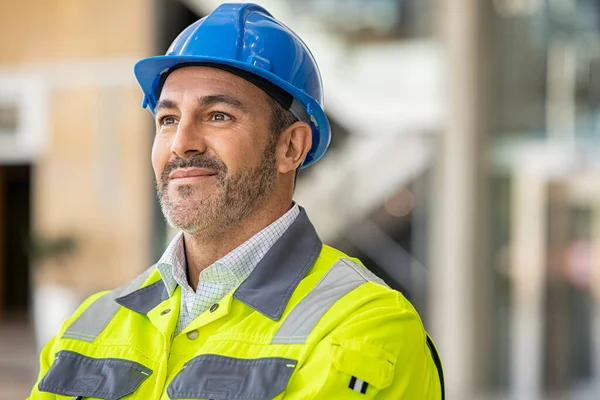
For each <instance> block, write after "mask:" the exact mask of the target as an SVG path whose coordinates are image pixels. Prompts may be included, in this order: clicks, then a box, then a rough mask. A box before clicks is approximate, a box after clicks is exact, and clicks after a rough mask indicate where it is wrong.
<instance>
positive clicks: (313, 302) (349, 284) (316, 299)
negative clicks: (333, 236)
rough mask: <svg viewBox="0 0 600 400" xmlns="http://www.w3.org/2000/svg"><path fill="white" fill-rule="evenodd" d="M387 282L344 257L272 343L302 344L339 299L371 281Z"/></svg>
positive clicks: (311, 293) (295, 308) (294, 312)
mask: <svg viewBox="0 0 600 400" xmlns="http://www.w3.org/2000/svg"><path fill="white" fill-rule="evenodd" d="M370 281H373V282H377V283H380V284H382V285H384V286H386V287H387V285H385V283H384V282H383V281H382V280H381V279H380V278H379V277H377V276H376V275H375V274H373V273H372V272H370V271H369V270H367V269H366V268H365V267H363V266H362V265H360V264H358V263H356V262H354V261H352V260H349V259H346V258H342V259H340V260H339V261H338V262H337V263H335V264H334V265H333V266H332V267H331V268H330V269H329V271H327V272H326V273H325V275H323V277H322V278H321V280H320V281H319V282H318V283H317V284H316V285H315V287H314V288H313V289H312V290H311V291H310V292H309V293H308V294H307V295H306V297H304V298H303V299H302V300H301V301H300V302H299V303H298V304H297V305H296V306H295V307H294V309H293V310H292V311H291V312H290V314H289V315H288V316H287V318H286V319H285V321H283V323H282V324H281V326H280V327H279V329H278V330H277V333H275V336H274V337H273V339H272V341H271V344H302V343H305V342H306V339H307V337H308V335H309V334H310V333H311V332H312V330H313V329H314V328H315V326H316V325H317V323H318V322H319V320H320V319H321V317H323V315H325V313H326V312H327V310H329V309H330V308H331V306H333V305H334V304H335V303H336V302H337V301H338V300H339V299H341V298H342V297H344V296H345V295H346V294H348V293H349V292H350V291H352V290H354V289H356V288H357V287H359V286H361V285H363V284H364V283H367V282H370Z"/></svg>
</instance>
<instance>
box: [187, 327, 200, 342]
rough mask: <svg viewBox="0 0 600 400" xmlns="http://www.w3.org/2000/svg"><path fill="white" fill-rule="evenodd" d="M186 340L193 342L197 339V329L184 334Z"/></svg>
mask: <svg viewBox="0 0 600 400" xmlns="http://www.w3.org/2000/svg"><path fill="white" fill-rule="evenodd" d="M186 335H187V337H188V339H190V340H194V339H196V338H197V337H198V329H194V330H193V331H189V332H188V333H186Z"/></svg>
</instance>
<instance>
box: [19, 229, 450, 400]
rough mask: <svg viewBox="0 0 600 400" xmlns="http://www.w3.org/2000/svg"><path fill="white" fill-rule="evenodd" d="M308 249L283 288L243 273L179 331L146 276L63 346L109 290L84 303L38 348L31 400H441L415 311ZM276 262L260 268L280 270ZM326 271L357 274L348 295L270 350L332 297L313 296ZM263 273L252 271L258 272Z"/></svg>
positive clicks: (169, 300)
mask: <svg viewBox="0 0 600 400" xmlns="http://www.w3.org/2000/svg"><path fill="white" fill-rule="evenodd" d="M300 231H301V232H303V230H300ZM292 233H293V232H292ZM292 238H293V235H292ZM288 239H289V238H288ZM288 239H285V238H283V240H284V241H285V240H288ZM315 243H317V244H318V249H317V252H316V253H315V252H314V251H313V253H314V255H313V256H312V259H311V260H312V261H311V262H310V263H309V265H307V266H306V269H305V270H304V271H303V272H301V273H298V272H296V273H295V274H289V276H290V277H292V278H293V279H295V280H294V281H293V282H294V283H293V284H292V285H290V284H289V282H287V281H285V280H286V279H288V278H289V277H287V278H281V277H279V278H277V277H275V278H268V277H265V276H258V278H260V279H258V278H256V279H254V278H252V275H251V277H250V278H248V279H249V280H250V281H249V282H248V283H247V286H245V287H243V286H244V284H242V286H240V287H238V289H237V290H234V291H232V292H230V293H229V294H227V295H226V296H225V297H224V298H223V299H222V300H221V301H219V303H218V306H217V307H212V309H213V311H212V312H211V311H210V310H208V311H206V312H204V313H202V314H201V315H200V316H199V317H198V318H196V319H195V320H194V321H192V323H190V324H189V325H188V326H187V327H186V328H185V329H183V330H182V331H181V333H179V334H178V335H175V330H176V326H177V320H178V318H179V311H178V308H179V304H180V300H181V298H180V296H181V293H180V290H179V289H177V290H176V291H175V292H174V293H173V295H172V296H170V297H169V296H165V295H164V293H163V292H161V290H162V287H161V284H162V281H161V280H160V279H161V278H160V274H159V273H158V271H157V270H156V269H154V270H152V271H151V272H150V274H149V275H148V277H147V279H145V281H144V282H143V283H142V284H141V285H140V288H139V289H137V290H135V291H133V292H132V293H130V294H128V295H127V296H125V297H123V298H124V299H125V300H117V301H118V302H119V304H122V305H123V304H124V305H125V306H122V307H120V308H119V309H118V311H117V312H116V313H115V314H114V315H113V316H112V318H110V321H109V322H108V324H107V325H106V326H105V327H103V328H102V329H101V331H100V332H99V333H98V334H97V336H96V337H95V338H94V337H91V338H90V339H89V340H80V339H74V338H69V337H65V338H63V334H64V333H65V331H67V330H68V329H69V327H70V326H71V325H72V324H73V323H74V321H76V320H77V319H78V317H79V316H80V315H81V314H82V312H83V311H85V310H86V309H88V308H89V307H90V305H91V304H93V303H95V302H97V301H102V298H103V296H105V295H106V293H100V294H97V295H94V296H92V297H91V298H89V299H88V300H86V301H85V302H84V303H83V304H82V305H81V306H80V308H79V309H78V310H77V312H76V313H75V314H74V315H73V316H72V317H71V318H69V319H68V320H67V321H66V322H65V323H64V324H63V327H62V328H61V331H60V332H59V333H58V334H57V336H56V337H55V338H54V339H53V340H52V341H50V343H48V344H47V345H46V347H45V348H44V349H43V351H42V353H41V356H40V373H39V378H38V382H37V383H36V385H35V387H34V388H33V391H32V393H31V396H30V399H32V400H50V399H52V400H54V399H73V398H74V397H76V396H80V395H81V396H83V398H86V399H87V398H110V399H111V398H115V399H117V398H123V399H138V400H141V399H144V400H145V399H161V400H166V399H174V398H212V399H245V398H246V399H258V398H274V399H290V400H296V399H297V400H300V399H394V400H396V399H410V400H412V399H415V400H428V399H431V400H440V399H442V388H441V384H440V377H439V375H438V368H437V367H436V364H435V362H434V359H433V358H432V353H431V351H430V349H429V347H428V345H427V336H426V332H425V330H424V328H423V325H422V322H421V320H420V318H419V316H418V314H417V312H416V311H415V309H414V308H413V307H412V305H411V304H410V303H409V302H408V301H407V300H406V299H405V298H404V297H403V296H402V294H400V293H398V292H396V291H393V290H391V289H389V288H388V287H386V286H384V285H382V284H381V283H379V282H378V279H377V278H376V277H374V276H372V275H370V274H369V273H368V271H367V270H366V269H364V267H362V266H361V265H359V264H357V263H356V262H355V261H352V260H350V259H348V257H347V256H346V255H344V254H343V253H341V252H339V251H338V250H335V249H333V248H331V247H328V246H323V245H321V244H320V242H315ZM284 247H285V250H286V252H290V253H292V254H296V255H298V254H299V253H297V252H295V249H290V248H289V247H288V246H284ZM280 250H281V249H280ZM275 251H277V249H275ZM286 252H284V253H286ZM306 253H307V254H308V253H310V251H308V252H306ZM267 258H269V257H267ZM275 259H277V260H279V261H282V259H281V258H280V257H275ZM275 259H272V258H269V260H270V261H269V260H267V261H269V262H273V264H277V263H276V262H274V260H275ZM292 264H293V263H292ZM300 264H302V265H303V264H306V262H303V263H298V265H300ZM334 266H337V269H336V271H337V273H344V274H348V275H351V276H354V277H355V278H356V282H357V284H356V287H355V288H354V289H351V290H350V291H349V292H347V293H345V294H342V295H340V296H339V298H337V299H336V300H335V301H334V302H333V304H330V303H331V302H329V303H327V302H324V303H322V304H325V305H326V307H327V309H326V310H325V311H324V312H323V314H322V316H321V317H320V318H319V319H318V321H317V322H316V324H315V325H314V326H312V325H308V326H309V328H310V333H309V334H308V335H307V336H306V337H305V338H304V339H303V342H302V343H290V344H285V343H281V344H272V343H271V342H272V340H273V338H274V336H275V335H276V334H277V332H278V330H279V328H280V327H281V326H282V324H283V323H284V322H285V321H286V317H287V316H288V315H290V313H292V310H294V308H296V307H298V308H303V307H306V305H307V304H309V305H310V307H309V308H307V309H309V310H314V309H318V307H315V305H314V303H315V302H316V303H317V306H318V305H319V301H321V300H320V299H321V298H323V293H325V294H326V293H334V292H335V290H332V291H330V290H326V291H318V290H313V289H314V288H315V287H317V286H318V285H319V284H320V283H321V284H323V283H322V282H324V280H325V278H324V277H325V276H326V275H327V272H328V271H330V270H332V268H333V267H334ZM276 267H277V268H286V267H287V266H286V265H276ZM261 268H263V267H261V266H260V265H259V266H258V267H257V270H256V271H257V272H253V274H255V273H256V274H259V275H260V274H261V273H264V272H265V270H264V269H263V270H261ZM294 268H295V267H294ZM261 271H262V272H261ZM267 272H270V271H267ZM269 275H270V276H271V275H277V273H271V272H270V273H269ZM297 277H299V279H296V278H297ZM292 278H290V279H292ZM371 278H372V279H371ZM284 281H285V282H286V283H287V286H285V287H283V290H280V289H282V288H281V287H278V285H279V284H280V283H283V282H284ZM157 282H158V283H157ZM253 282H254V283H253ZM253 284H257V285H258V286H257V287H258V288H261V287H263V286H261V285H264V287H263V290H264V292H265V293H267V294H270V297H271V298H272V299H271V300H272V301H269V299H268V298H267V297H260V296H261V294H260V291H256V290H255V288H252V287H251V286H252V285H253ZM153 293H159V294H160V293H162V294H161V296H162V297H160V298H158V297H157V296H156V295H153ZM257 293H258V294H257ZM311 293H312V294H311ZM278 296H281V297H278ZM319 296H320V297H319ZM157 299H158V300H159V301H157ZM142 300H143V301H142ZM303 300H305V301H304V302H303ZM153 301H154V302H155V303H156V304H151V305H152V307H151V308H150V309H149V310H146V309H145V307H146V308H147V307H148V304H150V303H152V302H153ZM129 307H131V308H129ZM311 312H312V311H311ZM265 314H266V315H265ZM291 315H292V316H294V315H296V316H298V315H302V313H298V312H295V313H292V314H291ZM307 320H308V319H307ZM293 322H296V321H293ZM297 322H298V323H299V324H300V325H301V326H304V325H302V323H304V322H305V321H303V320H302V321H301V320H298V321H297ZM288 323H289V321H288ZM304 327H306V326H304ZM67 336H68V335H67ZM123 371H125V372H123ZM148 371H151V372H148ZM50 378H52V379H50ZM117 396H120V397H117Z"/></svg>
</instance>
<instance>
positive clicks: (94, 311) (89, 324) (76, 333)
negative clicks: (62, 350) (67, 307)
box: [62, 266, 154, 342]
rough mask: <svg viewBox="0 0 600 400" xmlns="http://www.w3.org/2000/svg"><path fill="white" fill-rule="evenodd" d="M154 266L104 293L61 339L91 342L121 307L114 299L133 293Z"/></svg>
mask: <svg viewBox="0 0 600 400" xmlns="http://www.w3.org/2000/svg"><path fill="white" fill-rule="evenodd" d="M153 268H154V266H152V267H150V268H148V269H147V270H146V271H145V272H144V273H143V274H141V275H140V276H138V277H137V278H136V279H135V280H133V281H132V282H130V283H129V284H127V285H124V286H121V287H120V288H118V289H115V290H113V291H111V292H108V293H106V294H105V295H104V296H102V297H100V298H99V299H98V300H96V301H95V302H93V303H92V304H90V306H89V307H88V308H86V309H85V311H84V312H83V313H81V315H80V316H79V317H77V319H76V320H75V321H73V323H72V324H71V325H69V327H68V328H67V330H66V331H65V333H64V334H63V335H62V337H63V338H68V339H78V340H83V341H85V342H93V341H94V339H96V338H97V337H98V335H99V334H100V332H102V330H103V329H104V328H105V327H106V325H107V324H108V322H109V321H110V320H111V319H112V317H113V316H114V315H115V314H116V313H117V311H118V310H119V307H121V306H120V305H119V304H118V303H117V302H116V301H115V299H117V298H118V297H121V296H124V295H127V294H129V293H130V292H133V291H134V290H136V289H137V288H139V287H140V286H141V285H142V283H144V282H145V281H146V279H148V276H150V273H151V272H152V270H153Z"/></svg>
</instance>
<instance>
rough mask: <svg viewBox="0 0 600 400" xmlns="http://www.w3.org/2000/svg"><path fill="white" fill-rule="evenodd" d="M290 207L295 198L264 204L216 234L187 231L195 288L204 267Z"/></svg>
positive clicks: (189, 265) (188, 259)
mask: <svg viewBox="0 0 600 400" xmlns="http://www.w3.org/2000/svg"><path fill="white" fill-rule="evenodd" d="M290 207H291V201H290V202H282V203H279V204H278V205H274V206H272V205H269V206H267V207H261V209H259V210H257V211H256V212H255V213H253V214H251V215H249V216H248V217H247V218H245V219H244V220H243V221H241V222H240V223H238V224H237V225H234V226H231V227H230V228H229V229H226V230H225V231H219V232H218V233H216V234H215V233H213V234H206V233H204V234H203V233H198V234H187V233H184V235H183V238H184V244H185V255H186V262H187V273H188V282H189V284H190V286H191V287H192V289H193V290H196V287H197V286H198V279H199V276H200V273H201V272H202V271H203V270H204V269H206V268H207V267H209V266H210V265H212V264H213V263H214V262H215V261H217V260H219V259H221V258H223V257H224V256H225V255H227V254H228V253H230V252H231V251H233V250H234V249H235V248H237V247H238V246H240V245H241V244H242V243H244V242H245V241H247V240H248V239H250V238H251V237H252V236H254V235H255V234H257V233H258V232H260V231H261V230H262V229H264V228H265V227H267V226H269V225H270V224H272V223H273V222H275V221H276V220H277V219H278V218H280V217H281V216H282V215H283V214H285V213H286V212H287V211H289V209H290Z"/></svg>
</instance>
